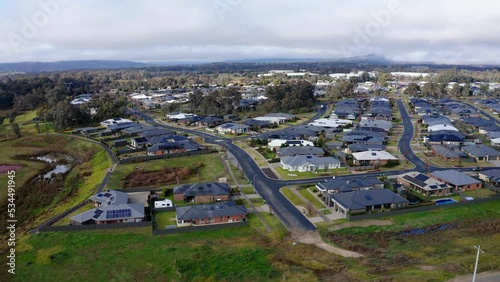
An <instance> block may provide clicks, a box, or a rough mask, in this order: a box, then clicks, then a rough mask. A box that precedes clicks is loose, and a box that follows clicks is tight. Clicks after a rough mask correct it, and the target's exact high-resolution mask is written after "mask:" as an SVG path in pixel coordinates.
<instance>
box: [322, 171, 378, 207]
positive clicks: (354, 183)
mask: <svg viewBox="0 0 500 282" xmlns="http://www.w3.org/2000/svg"><path fill="white" fill-rule="evenodd" d="M316 188H318V190H319V191H320V192H321V193H322V194H323V199H327V198H328V194H336V193H346V192H353V191H361V190H370V189H382V188H384V182H382V181H380V180H378V179H377V178H366V177H360V178H356V179H352V180H342V179H325V181H321V182H319V183H318V184H316ZM328 204H331V201H328Z"/></svg>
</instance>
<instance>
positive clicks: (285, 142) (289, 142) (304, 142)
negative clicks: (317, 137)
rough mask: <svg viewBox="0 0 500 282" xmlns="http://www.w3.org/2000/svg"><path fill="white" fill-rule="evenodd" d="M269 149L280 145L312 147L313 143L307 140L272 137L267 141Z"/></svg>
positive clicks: (277, 147)
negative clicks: (272, 138)
mask: <svg viewBox="0 0 500 282" xmlns="http://www.w3.org/2000/svg"><path fill="white" fill-rule="evenodd" d="M267 146H268V147H269V149H271V150H273V149H276V150H277V149H279V148H281V146H290V147H292V146H311V147H314V143H313V142H311V141H307V140H283V139H274V140H271V141H270V142H269V143H267Z"/></svg>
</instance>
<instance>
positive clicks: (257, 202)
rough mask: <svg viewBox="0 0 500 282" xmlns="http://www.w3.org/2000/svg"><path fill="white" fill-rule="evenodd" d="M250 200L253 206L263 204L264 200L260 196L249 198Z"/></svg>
mask: <svg viewBox="0 0 500 282" xmlns="http://www.w3.org/2000/svg"><path fill="white" fill-rule="evenodd" d="M250 202H252V204H253V205H254V207H260V206H262V205H264V200H263V199H262V198H251V199H250Z"/></svg>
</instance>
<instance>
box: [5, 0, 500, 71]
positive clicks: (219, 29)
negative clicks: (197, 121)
mask: <svg viewBox="0 0 500 282" xmlns="http://www.w3.org/2000/svg"><path fill="white" fill-rule="evenodd" d="M42 3H48V4H46V5H44V4H42ZM499 3H500V2H498V1H494V0H484V1H482V0H478V1H452V0H443V1H439V0H420V1H411V0H400V1H397V0H357V1H333V0H309V1H304V0H302V1H299V0H178V1H177V0H164V1H159V0H158V1H156V0H143V1H131V0H125V1H124V0H109V1H104V0H87V1H78V0H27V1H16V0H0V35H1V36H2V40H0V62H18V61H58V60H90V59H106V60H107V59H113V60H115V59H117V60H133V61H142V62H159V61H223V60H231V59H252V58H342V57H349V56H356V55H366V54H371V53H374V54H377V55H382V56H385V57H386V58H388V59H393V60H398V61H434V62H443V63H488V64H490V63H495V64H498V63H500V48H499V46H500V33H499V32H498V26H499V24H500V4H499ZM375 14H377V15H379V16H376V15H375Z"/></svg>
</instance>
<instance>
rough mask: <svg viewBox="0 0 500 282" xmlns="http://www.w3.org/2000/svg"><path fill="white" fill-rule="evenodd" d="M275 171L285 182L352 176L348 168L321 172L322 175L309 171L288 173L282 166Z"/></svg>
mask: <svg viewBox="0 0 500 282" xmlns="http://www.w3.org/2000/svg"><path fill="white" fill-rule="evenodd" d="M275 170H276V171H277V172H278V174H279V175H280V178H281V179H283V180H294V179H304V178H316V177H323V176H339V175H347V174H350V172H349V170H347V169H346V168H337V169H330V170H328V172H327V173H324V171H321V172H320V173H314V172H312V171H308V172H297V171H288V170H285V169H283V168H282V167H280V166H276V167H275ZM294 175H295V176H294Z"/></svg>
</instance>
